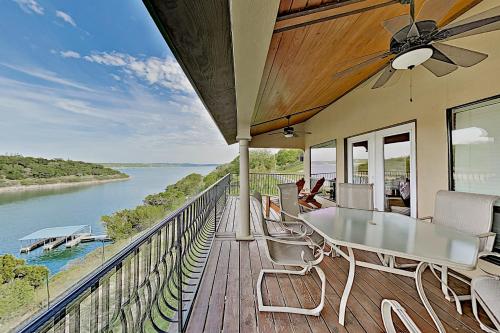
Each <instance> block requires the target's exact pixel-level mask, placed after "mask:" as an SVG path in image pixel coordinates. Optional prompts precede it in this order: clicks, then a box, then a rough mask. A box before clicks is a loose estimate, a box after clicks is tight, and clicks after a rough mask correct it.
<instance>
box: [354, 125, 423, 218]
mask: <svg viewBox="0 0 500 333" xmlns="http://www.w3.org/2000/svg"><path fill="white" fill-rule="evenodd" d="M402 133H409V135H410V193H411V194H410V210H411V216H412V217H417V193H418V191H417V149H416V147H417V142H416V122H415V121H411V122H408V123H404V124H399V125H394V126H390V127H385V128H383V129H378V130H374V131H371V132H368V133H364V134H360V135H356V136H352V137H349V138H347V140H346V149H347V154H346V156H347V162H346V164H347V182H349V183H352V173H353V166H352V144H353V143H356V142H360V141H368V182H369V183H371V184H373V187H374V198H373V199H374V205H375V209H379V210H385V179H384V137H386V136H391V135H396V134H402Z"/></svg>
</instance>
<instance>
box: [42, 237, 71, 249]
mask: <svg viewBox="0 0 500 333" xmlns="http://www.w3.org/2000/svg"><path fill="white" fill-rule="evenodd" d="M65 241H66V238H64V237H59V238H56V239H55V240H53V241H52V242H49V243H47V244H45V245H44V246H43V249H44V250H45V251H50V250H53V249H55V248H56V247H58V246H59V245H61V244H62V243H64V242H65Z"/></svg>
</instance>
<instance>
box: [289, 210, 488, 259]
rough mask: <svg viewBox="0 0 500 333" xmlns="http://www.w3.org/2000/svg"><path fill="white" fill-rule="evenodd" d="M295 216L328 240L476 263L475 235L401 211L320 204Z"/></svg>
mask: <svg viewBox="0 0 500 333" xmlns="http://www.w3.org/2000/svg"><path fill="white" fill-rule="evenodd" d="M299 217H300V218H301V219H302V220H304V222H306V223H307V224H308V225H310V226H311V228H313V229H314V230H315V231H316V232H318V233H319V234H321V235H322V236H323V237H325V238H326V239H327V240H328V241H330V242H332V243H334V244H337V245H343V246H349V247H352V248H356V249H361V250H367V251H372V252H379V253H384V254H391V255H395V256H398V257H402V258H408V259H415V260H418V261H426V262H429V263H434V264H441V265H447V266H449V267H456V268H462V269H473V268H474V267H475V266H476V260H477V254H478V246H479V239H478V238H477V237H475V236H471V235H468V234H466V233H463V232H460V231H458V230H455V229H453V228H449V227H445V226H441V225H436V224H434V223H429V222H425V221H421V220H418V219H415V218H411V217H408V216H405V215H401V214H395V213H387V212H377V211H367V210H358V209H349V208H338V207H331V208H324V209H318V210H314V211H311V212H308V213H302V214H300V215H299Z"/></svg>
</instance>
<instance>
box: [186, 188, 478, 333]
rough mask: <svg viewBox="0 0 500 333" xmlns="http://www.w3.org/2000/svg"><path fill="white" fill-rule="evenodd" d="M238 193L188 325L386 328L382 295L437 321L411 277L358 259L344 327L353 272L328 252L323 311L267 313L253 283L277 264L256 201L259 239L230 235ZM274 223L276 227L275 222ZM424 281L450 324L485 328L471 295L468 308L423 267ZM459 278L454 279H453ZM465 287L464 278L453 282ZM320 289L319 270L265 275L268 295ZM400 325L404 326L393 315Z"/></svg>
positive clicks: (299, 297)
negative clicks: (458, 305) (268, 251)
mask: <svg viewBox="0 0 500 333" xmlns="http://www.w3.org/2000/svg"><path fill="white" fill-rule="evenodd" d="M237 206H238V200H237V199H236V198H231V201H230V202H229V204H228V206H227V208H226V210H225V211H224V214H223V217H222V219H221V222H220V225H219V229H218V230H219V236H218V237H217V238H216V240H215V242H214V244H213V250H212V252H211V254H210V258H209V260H208V263H207V267H206V271H205V275H204V278H203V281H202V284H201V288H200V291H199V294H198V297H197V299H196V302H195V305H194V309H193V312H192V314H191V318H190V320H189V324H188V330H187V331H188V332H193V333H194V332H245V333H246V332H276V333H278V332H284V333H292V332H296V333H297V332H332V333H338V332H383V331H384V329H383V324H382V317H381V314H380V304H381V302H382V300H383V299H384V298H388V299H394V300H397V301H398V302H400V303H401V304H402V305H403V306H404V307H405V308H406V310H407V312H408V314H409V315H410V316H411V317H412V319H413V320H414V321H415V323H416V324H417V325H418V326H419V327H420V329H421V330H422V332H436V329H435V327H434V325H433V323H432V321H431V318H430V317H429V316H428V314H427V312H426V310H425V308H424V307H423V305H422V304H421V301H420V298H419V296H418V294H417V290H416V288H415V284H414V280H412V279H410V278H407V277H402V276H398V275H393V274H389V273H384V272H380V271H375V270H370V269H367V268H363V267H356V275H355V278H354V286H353V288H352V291H351V295H350V297H349V300H348V311H347V313H346V325H345V327H343V326H341V325H339V324H338V309H339V305H340V298H341V295H342V292H343V289H344V285H345V281H346V279H347V274H348V262H347V261H346V260H344V259H341V258H331V257H328V258H326V259H325V260H324V261H323V262H322V264H321V268H322V269H323V270H324V272H325V274H326V276H327V281H328V283H327V290H326V303H325V307H324V309H323V311H322V313H321V316H319V317H311V316H303V315H295V314H283V313H263V312H259V311H258V310H257V307H256V298H255V285H256V281H257V277H258V275H259V271H260V269H261V268H263V267H267V268H270V267H273V264H272V263H271V262H270V261H269V260H268V258H267V257H266V255H265V252H264V251H265V250H264V249H265V248H264V244H263V240H262V239H260V238H259V235H260V234H261V231H260V230H259V229H260V228H259V227H258V225H257V222H256V221H257V220H256V218H255V217H256V211H255V206H254V207H252V227H251V228H252V232H253V233H254V234H255V236H256V237H255V238H256V240H254V241H251V242H237V241H236V240H235V239H234V236H232V235H233V234H232V233H233V232H234V228H235V225H236V222H235V221H237V218H238V216H237V215H238V209H237ZM275 231H279V230H277V229H275ZM355 255H356V257H357V258H359V259H362V260H365V261H369V262H377V257H376V255H375V254H373V253H368V252H364V251H355ZM426 273H427V274H426V275H425V279H424V287H425V289H426V293H427V296H428V298H429V300H430V302H431V303H432V305H433V307H434V310H435V311H436V313H437V315H438V316H439V318H440V319H441V320H442V322H443V324H444V326H445V328H446V330H447V331H448V332H480V331H481V330H480V328H479V325H478V324H477V322H476V320H475V319H474V316H473V314H472V310H471V304H470V302H464V303H463V310H464V314H463V315H460V314H458V313H457V312H456V310H455V307H454V305H453V304H452V303H449V302H447V301H446V300H444V298H443V296H442V294H441V290H440V286H439V284H438V281H437V280H436V279H435V278H434V277H433V276H432V275H431V273H430V272H429V271H427V272H426ZM453 285H454V284H453ZM454 287H456V288H460V289H462V291H464V286H457V285H454ZM319 293H320V284H319V278H318V277H317V276H316V275H315V274H314V275H311V274H310V275H306V276H293V277H292V276H286V275H279V276H273V275H271V276H269V277H266V278H265V280H264V283H263V297H264V300H265V302H266V303H270V304H273V305H285V304H286V305H289V306H303V307H314V306H315V305H316V304H318V302H319V301H318V300H319ZM396 326H397V329H398V331H402V332H404V331H405V330H404V329H403V325H402V324H401V322H399V321H396Z"/></svg>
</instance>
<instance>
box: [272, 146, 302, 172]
mask: <svg viewBox="0 0 500 333" xmlns="http://www.w3.org/2000/svg"><path fill="white" fill-rule="evenodd" d="M301 156H302V151H301V150H299V149H280V150H279V151H278V152H277V153H276V165H277V166H278V167H281V168H284V167H286V166H288V165H290V164H296V163H300V162H301V161H300V157H301Z"/></svg>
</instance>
